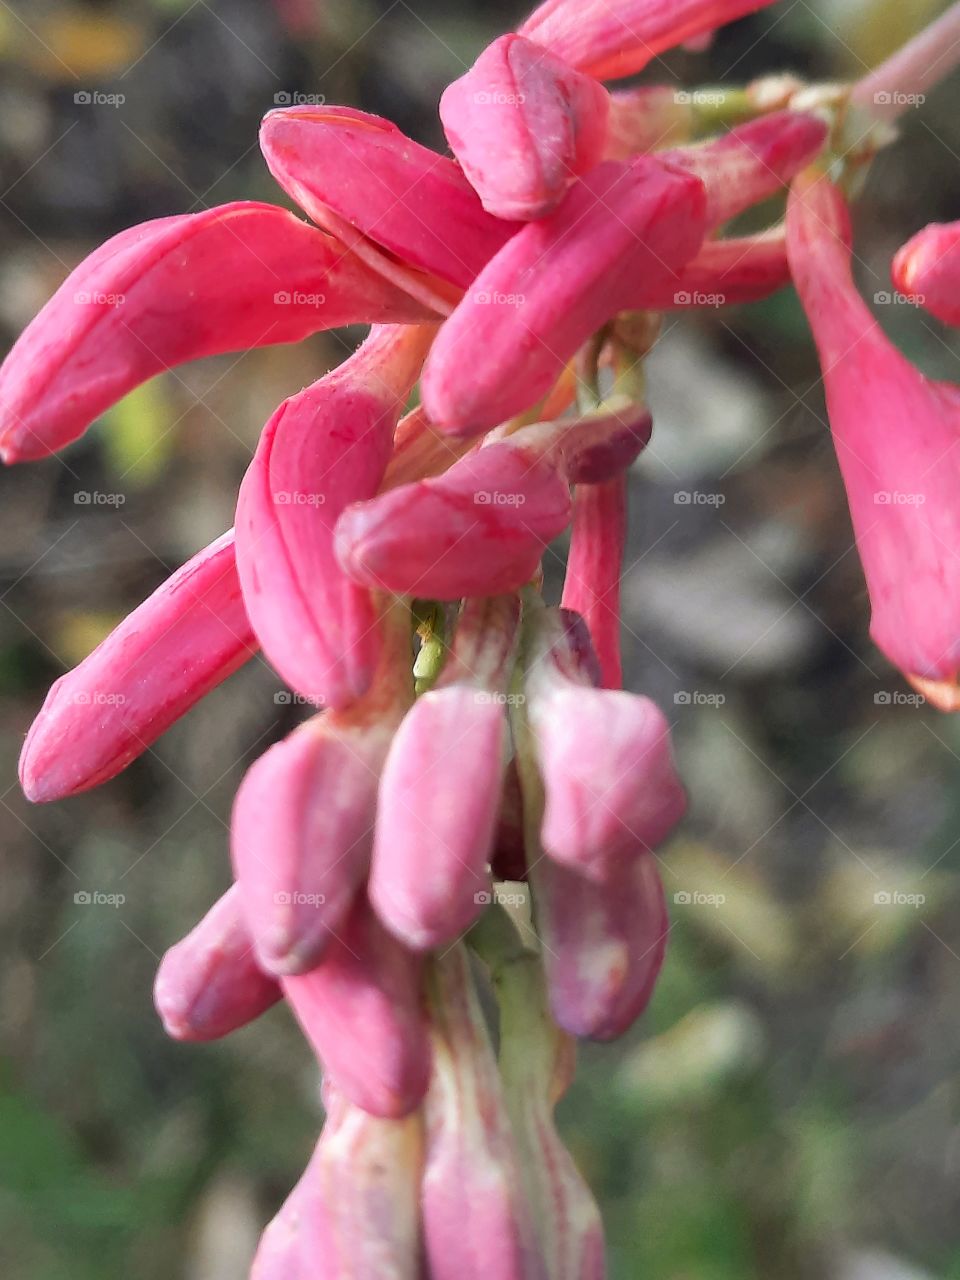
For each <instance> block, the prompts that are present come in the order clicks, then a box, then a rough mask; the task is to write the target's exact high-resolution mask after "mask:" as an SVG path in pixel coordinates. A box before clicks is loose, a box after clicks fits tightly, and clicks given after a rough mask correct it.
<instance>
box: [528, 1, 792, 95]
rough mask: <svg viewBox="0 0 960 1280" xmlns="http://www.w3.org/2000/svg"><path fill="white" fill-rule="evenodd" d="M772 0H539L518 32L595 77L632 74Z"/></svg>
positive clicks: (610, 77) (617, 76)
mask: <svg viewBox="0 0 960 1280" xmlns="http://www.w3.org/2000/svg"><path fill="white" fill-rule="evenodd" d="M772 3H773V0H624V2H623V3H622V4H613V3H611V2H610V0H587V3H586V4H585V3H583V0H544V3H542V4H541V5H540V6H539V7H538V8H537V9H535V10H534V12H533V13H532V14H531V15H530V17H529V18H528V19H527V20H526V22H525V23H524V24H523V26H521V27H520V34H521V35H524V36H527V38H528V39H530V40H535V41H536V43H537V44H542V45H543V46H544V47H545V48H547V49H549V50H550V52H551V53H555V54H556V55H557V56H558V57H560V58H563V59H564V61H565V62H569V63H570V65H571V66H573V67H576V68H577V70H579V71H585V72H587V73H588V74H589V75H592V76H596V78H597V79H598V80H614V79H617V78H619V77H621V76H629V75H633V73H634V72H635V71H642V70H643V68H644V67H645V66H646V65H647V63H648V62H650V61H651V60H652V59H653V58H655V57H656V56H657V55H658V54H660V53H663V51H664V50H665V49H672V48H675V47H676V46H677V45H679V44H684V43H686V42H688V41H690V40H692V39H695V38H696V37H697V36H700V35H703V34H704V33H705V32H707V31H712V30H713V29H714V28H715V27H720V26H723V25H724V24H725V23H727V22H733V21H735V19H737V18H742V17H743V16H744V15H745V14H748V13H756V11H757V10H758V9H763V8H765V7H766V6H767V5H768V4H772Z"/></svg>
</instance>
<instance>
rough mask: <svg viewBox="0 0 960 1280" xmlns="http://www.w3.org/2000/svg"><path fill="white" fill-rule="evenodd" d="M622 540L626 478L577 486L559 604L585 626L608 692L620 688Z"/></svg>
mask: <svg viewBox="0 0 960 1280" xmlns="http://www.w3.org/2000/svg"><path fill="white" fill-rule="evenodd" d="M626 536H627V493H626V480H625V478H624V477H623V476H620V477H618V478H617V479H614V480H607V481H606V482H605V483H604V484H580V485H577V489H576V494H575V496H574V501H573V526H572V529H571V532H570V552H569V555H568V556H567V572H566V576H565V577H564V580H563V599H562V604H563V607H564V609H571V610H572V611H573V612H574V613H578V614H580V616H581V617H582V618H583V620H584V622H585V623H586V625H587V629H588V630H589V632H590V638H591V640H592V641H593V647H594V649H595V651H596V654H597V659H598V661H599V663H600V671H601V673H602V678H603V683H604V685H605V686H606V687H607V688H608V689H619V688H621V686H622V685H623V669H622V665H621V661H620V573H621V570H622V568H623V550H624V546H625V544H626Z"/></svg>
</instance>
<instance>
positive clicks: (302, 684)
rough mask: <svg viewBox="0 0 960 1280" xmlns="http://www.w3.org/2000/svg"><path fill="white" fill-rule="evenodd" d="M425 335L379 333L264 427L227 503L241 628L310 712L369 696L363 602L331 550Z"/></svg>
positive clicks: (366, 485)
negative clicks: (245, 618)
mask: <svg viewBox="0 0 960 1280" xmlns="http://www.w3.org/2000/svg"><path fill="white" fill-rule="evenodd" d="M431 333H432V331H431V330H430V328H429V327H426V326H425V327H423V328H382V329H378V330H374V331H373V333H372V334H371V336H370V337H369V338H368V339H367V341H366V342H365V343H364V344H363V346H362V347H361V348H360V349H359V351H357V352H356V354H355V355H354V356H353V357H352V358H351V359H350V360H347V361H346V362H345V363H344V364H342V365H341V366H340V367H339V368H338V369H336V370H334V372H333V373H330V374H327V376H326V377H324V378H321V379H320V381H319V382H315V383H314V384H313V385H312V386H310V387H307V388H306V390H304V391H301V392H300V393H299V394H298V395H296V396H293V397H291V399H289V400H287V401H285V403H284V404H282V405H281V406H280V408H279V409H278V410H277V412H276V413H275V414H274V415H273V417H272V418H271V419H270V421H269V422H268V423H267V425H266V427H265V429H264V432H263V436H262V437H261V440H260V444H259V446H258V448H257V452H256V455H255V457H254V459H253V461H252V462H251V464H250V467H249V470H248V471H247V474H246V476H245V477H244V480H243V484H242V485H241V488H240V496H239V499H238V502H237V564H238V568H239V571H240V581H241V583H242V584H243V593H244V600H245V602H246V606H247V611H248V613H249V615H250V621H251V623H252V625H253V628H254V630H255V632H256V633H257V636H258V637H259V639H260V642H261V644H262V645H263V649H264V653H265V654H266V656H267V657H268V658H269V660H270V661H271V663H272V664H273V665H274V666H275V667H276V668H277V670H278V671H279V673H280V674H281V675H282V676H283V678H284V679H285V680H286V681H287V682H288V683H289V684H290V685H291V686H292V687H293V688H294V689H296V690H297V691H298V692H299V693H300V694H302V695H303V696H304V697H307V698H309V699H311V700H312V701H313V702H314V703H315V704H316V705H318V706H330V707H341V706H344V705H346V704H347V703H349V702H352V701H353V700H354V699H355V698H357V697H359V696H360V695H361V694H362V693H363V692H364V691H365V689H366V688H367V687H368V686H369V683H370V680H371V678H372V675H373V672H374V669H375V666H376V663H377V658H378V654H379V651H380V646H381V643H382V641H381V634H380V629H379V627H378V625H377V612H376V607H375V605H374V603H373V601H372V600H371V599H370V596H369V593H368V592H367V591H365V590H363V589H362V588H358V587H357V586H356V585H355V584H354V583H353V582H352V581H351V580H350V579H349V578H347V577H346V576H345V574H344V573H343V571H342V569H341V568H340V565H339V564H338V562H337V558H336V555H335V554H334V548H333V532H334V527H335V525H336V522H337V517H338V516H339V514H340V512H341V511H342V510H343V508H344V507H345V506H346V505H347V504H348V503H350V502H354V501H356V500H357V499H360V498H368V497H372V495H373V494H374V493H375V492H376V491H377V487H378V485H379V484H380V481H381V479H382V477H383V473H384V469H385V467H386V465H387V461H388V459H389V457H390V453H391V449H392V441H393V431H394V428H395V426H396V424H397V419H398V418H399V416H400V413H401V411H402V409H403V404H404V401H405V399H406V397H407V395H408V393H409V391H410V388H411V386H412V385H413V383H414V381H415V380H416V377H417V374H418V373H419V370H420V364H421V362H422V360H423V356H424V353H425V351H426V348H427V345H428V344H429V341H430V337H431Z"/></svg>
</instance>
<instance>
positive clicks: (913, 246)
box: [893, 222, 960, 326]
mask: <svg viewBox="0 0 960 1280" xmlns="http://www.w3.org/2000/svg"><path fill="white" fill-rule="evenodd" d="M893 283H894V285H895V286H896V288H897V289H898V290H899V291H900V292H901V293H902V294H905V295H906V296H907V297H909V298H911V299H914V300H916V302H917V304H918V305H919V306H921V307H924V308H925V309H926V310H927V311H929V312H930V314H931V315H933V316H936V317H937V319H938V320H942V321H943V323H944V324H949V325H954V326H956V325H960V222H931V223H930V225H929V226H927V227H924V228H923V230H922V231H918V232H917V234H916V235H915V236H914V237H913V239H912V240H908V241H907V243H906V244H905V245H904V246H903V248H902V249H900V250H899V252H898V253H897V256H896V257H895V258H894V260H893Z"/></svg>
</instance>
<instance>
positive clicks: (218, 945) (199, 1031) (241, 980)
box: [153, 885, 282, 1040]
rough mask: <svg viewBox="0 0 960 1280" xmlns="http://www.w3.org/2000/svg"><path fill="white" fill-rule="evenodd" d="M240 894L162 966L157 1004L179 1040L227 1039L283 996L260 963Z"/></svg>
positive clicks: (227, 897)
mask: <svg viewBox="0 0 960 1280" xmlns="http://www.w3.org/2000/svg"><path fill="white" fill-rule="evenodd" d="M238 894H239V890H238V889H237V886H236V885H234V886H233V888H231V889H229V890H228V891H227V892H226V893H225V894H224V895H223V897H222V898H221V899H220V901H219V902H217V903H216V904H215V905H214V906H213V907H211V908H210V910H209V911H208V912H207V914H206V915H205V916H204V917H203V919H202V920H201V921H200V923H199V924H198V925H197V926H196V927H195V928H194V929H192V930H191V932H190V933H188V934H187V936H186V937H185V938H184V939H183V940H182V941H180V942H178V943H177V944H176V946H174V947H171V948H170V950H169V951H168V952H167V953H166V955H165V956H164V957H163V959H162V960H161V961H160V968H159V969H158V970H157V978H156V982H155V983H154V987H153V1001H154V1004H155V1005H156V1008H157V1012H158V1013H159V1014H160V1017H161V1018H162V1020H163V1027H164V1030H165V1031H166V1033H167V1035H168V1036H173V1038H174V1039H175V1040H216V1039H218V1038H219V1037H220V1036H225V1035H229V1034H230V1032H231V1031H235V1030H236V1029H237V1028H238V1027H243V1026H245V1025H246V1024H247V1023H248V1022H252V1021H253V1020H254V1018H259V1016H260V1014H261V1013H264V1012H265V1011H266V1010H267V1009H269V1008H270V1007H271V1005H274V1004H276V1002H277V1001H278V1000H279V999H280V998H281V996H282V992H281V990H280V987H279V986H278V985H277V982H276V981H275V979H273V978H271V977H270V976H269V975H268V974H265V973H264V972H263V970H262V969H261V968H260V967H259V965H258V964H257V962H256V959H255V957H254V954H253V943H252V942H251V940H250V933H249V930H248V929H247V926H246V922H245V921H244V919H243V915H242V913H241V911H240V902H239V897H238Z"/></svg>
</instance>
